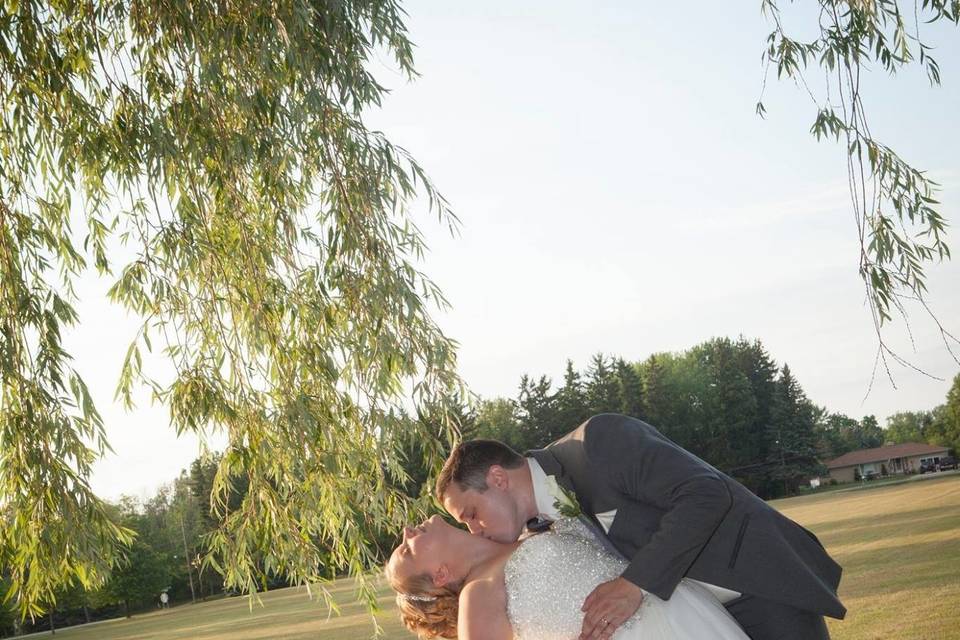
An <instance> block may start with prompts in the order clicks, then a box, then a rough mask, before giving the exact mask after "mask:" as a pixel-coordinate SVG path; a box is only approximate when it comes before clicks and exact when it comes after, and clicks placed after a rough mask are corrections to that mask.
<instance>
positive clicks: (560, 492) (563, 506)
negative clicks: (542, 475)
mask: <svg viewBox="0 0 960 640" xmlns="http://www.w3.org/2000/svg"><path fill="white" fill-rule="evenodd" d="M547 487H548V488H549V489H550V495H551V496H553V508H554V509H556V510H557V512H558V513H559V514H560V515H562V516H566V517H568V518H576V517H578V516H579V515H580V514H581V513H583V509H581V508H580V503H579V502H578V501H577V496H576V495H575V494H574V493H573V491H569V490H568V489H565V488H564V487H561V486H560V484H559V483H558V482H557V479H556V478H554V477H553V476H547Z"/></svg>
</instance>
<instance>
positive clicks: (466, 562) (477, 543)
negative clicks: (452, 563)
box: [451, 532, 519, 584]
mask: <svg viewBox="0 0 960 640" xmlns="http://www.w3.org/2000/svg"><path fill="white" fill-rule="evenodd" d="M462 538H463V539H462V540H458V542H459V545H458V547H459V554H458V558H457V560H458V566H456V567H451V569H453V571H452V573H453V574H454V575H455V576H456V577H457V578H458V582H461V583H463V584H465V583H467V582H470V581H471V580H472V579H474V578H475V577H476V576H477V574H479V573H481V572H482V571H483V570H484V569H485V568H486V566H487V565H488V564H489V563H490V562H492V561H494V560H496V559H497V558H501V557H503V556H505V555H508V554H509V553H510V552H512V551H513V549H515V548H516V547H517V544H519V543H513V544H502V543H499V542H494V541H493V540H487V539H486V538H481V537H480V536H475V535H472V534H469V533H466V532H463V537H462Z"/></svg>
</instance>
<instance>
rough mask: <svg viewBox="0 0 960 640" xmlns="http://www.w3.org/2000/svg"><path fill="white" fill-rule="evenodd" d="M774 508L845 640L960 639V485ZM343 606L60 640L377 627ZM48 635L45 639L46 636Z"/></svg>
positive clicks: (233, 607)
mask: <svg viewBox="0 0 960 640" xmlns="http://www.w3.org/2000/svg"><path fill="white" fill-rule="evenodd" d="M773 505H774V506H775V507H776V508H777V509H780V510H781V511H783V512H784V513H785V514H787V515H788V516H790V517H791V518H793V519H795V520H797V521H798V522H800V523H802V524H804V525H805V526H807V527H809V528H810V529H812V530H813V531H814V532H816V534H817V535H818V536H819V537H820V540H821V541H823V543H824V545H826V547H827V549H829V550H830V552H831V554H832V555H833V556H834V557H835V558H836V559H837V560H838V561H839V562H840V564H842V565H843V567H844V578H843V583H842V584H841V589H840V593H841V596H842V598H843V601H844V603H845V604H846V605H847V608H848V609H849V613H848V615H847V619H846V620H844V621H843V622H839V621H831V623H830V630H831V634H832V636H833V638H835V639H836V640H874V639H876V640H881V639H882V640H890V639H892V638H896V639H898V640H904V639H911V640H913V639H916V640H926V639H928V638H939V639H948V640H949V639H951V638H952V639H960V475H953V476H949V477H944V478H941V479H936V480H924V481H922V482H910V483H906V484H901V485H894V486H889V487H878V488H870V489H866V490H862V491H840V492H832V493H825V494H821V495H814V496H806V497H801V498H791V499H788V500H781V501H777V502H774V503H773ZM333 593H334V595H335V597H336V599H337V601H338V602H340V603H341V604H342V610H341V615H340V616H339V617H336V616H334V617H332V618H330V619H328V618H327V613H326V609H325V608H324V607H323V606H322V605H321V604H320V603H319V601H318V600H316V599H315V600H313V601H311V600H310V599H309V598H308V597H307V594H306V591H305V590H301V589H283V590H279V591H274V592H270V593H267V594H264V595H263V603H264V606H262V607H261V606H259V605H254V608H253V611H250V610H249V608H248V605H247V600H246V599H245V598H229V599H226V600H219V601H214V602H207V603H202V604H198V605H184V606H179V607H175V608H173V609H167V610H164V611H157V612H154V613H150V614H145V615H138V616H135V617H133V618H131V619H129V620H118V621H109V622H104V623H100V624H94V625H88V626H84V627H74V628H70V629H63V630H61V631H58V632H57V634H56V637H58V638H63V640H153V639H158V640H159V639H167V638H169V639H172V640H186V639H191V640H227V639H229V640H258V639H261V638H290V639H294V640H300V639H306V638H311V639H312V640H359V639H361V638H369V637H371V635H372V632H373V623H372V621H371V618H370V616H369V614H367V612H366V610H365V609H364V608H363V607H362V606H360V605H358V604H356V603H353V602H352V600H353V591H352V588H351V585H350V583H349V582H346V581H344V582H339V583H337V585H336V587H335V588H334V590H333ZM382 595H383V597H382V598H381V603H382V605H383V609H384V611H383V612H382V613H381V614H380V615H379V616H378V620H379V621H380V623H381V625H382V626H383V627H384V629H385V631H386V635H385V637H386V638H388V639H400V638H410V637H411V636H410V635H409V634H407V633H406V631H404V630H403V629H402V628H401V627H400V625H399V623H398V621H397V618H396V614H395V612H394V610H393V599H392V596H391V595H390V594H389V593H388V592H387V591H384V592H383V594H382ZM38 635H44V634H38Z"/></svg>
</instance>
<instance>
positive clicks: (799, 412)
mask: <svg viewBox="0 0 960 640" xmlns="http://www.w3.org/2000/svg"><path fill="white" fill-rule="evenodd" d="M773 400H774V401H773V408H772V411H771V419H772V420H771V425H770V429H769V430H768V434H767V437H768V440H769V444H768V447H769V453H768V462H769V463H770V477H771V479H774V480H776V481H778V482H780V483H782V486H783V491H784V493H790V492H791V491H792V490H794V489H796V487H797V486H798V485H799V484H800V483H802V482H804V481H805V480H807V479H808V478H809V477H810V476H811V475H814V474H816V473H818V472H819V470H820V466H819V463H818V461H817V457H816V456H817V451H816V436H815V433H814V423H813V419H814V406H813V404H812V403H811V402H810V401H809V400H807V397H806V395H805V394H804V393H803V389H801V388H800V384H799V383H798V382H797V380H796V379H795V378H794V377H793V374H792V373H791V372H790V367H788V366H787V365H783V368H782V369H781V371H780V377H779V378H778V380H777V384H776V388H775V390H774V399H773Z"/></svg>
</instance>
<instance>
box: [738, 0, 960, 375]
mask: <svg viewBox="0 0 960 640" xmlns="http://www.w3.org/2000/svg"><path fill="white" fill-rule="evenodd" d="M784 4H785V3H783V2H780V1H779V0H762V2H761V9H762V11H763V13H764V15H766V16H767V17H768V19H769V20H770V23H771V25H772V27H773V29H772V31H771V32H770V35H769V37H768V38H767V46H766V49H765V50H764V53H763V58H764V60H765V63H766V71H769V69H770V68H771V67H776V70H777V77H778V78H787V79H791V80H794V81H795V82H796V83H797V84H798V86H800V87H802V89H803V91H804V93H805V94H806V95H807V96H809V98H810V100H811V101H812V103H813V105H814V108H815V109H816V118H815V120H814V122H813V125H812V127H811V132H812V133H813V135H815V136H816V138H817V139H818V140H819V139H822V138H827V139H830V138H832V139H834V140H838V141H842V142H843V143H844V148H845V151H846V157H847V183H848V187H849V193H850V205H851V211H852V212H853V218H854V222H855V224H856V233H857V236H858V239H859V243H860V253H859V273H860V277H861V278H862V280H863V284H864V293H865V300H866V303H867V306H868V308H869V309H870V314H871V318H872V320H873V328H874V331H875V334H876V338H877V359H876V362H877V364H878V365H879V364H881V363H882V365H883V367H884V369H885V371H886V373H887V376H888V377H889V378H890V380H891V382H893V378H892V376H891V373H890V367H889V364H890V362H891V361H892V362H896V363H899V364H901V365H905V366H909V367H911V368H914V369H916V367H914V366H913V365H912V364H911V363H909V362H908V361H907V360H905V359H904V358H903V357H901V356H900V355H898V354H897V353H896V352H895V351H894V350H893V349H891V348H890V346H889V345H888V343H887V342H886V340H885V338H884V334H883V331H882V328H883V326H884V324H886V323H887V322H889V321H891V320H892V319H893V317H894V314H898V315H899V317H900V318H901V319H902V320H903V321H904V322H905V323H907V328H908V330H909V314H908V311H907V308H906V306H905V303H910V302H914V303H917V304H919V305H920V308H922V309H923V310H924V312H925V313H926V314H927V315H928V316H929V318H930V319H932V321H933V322H935V323H936V325H937V328H938V329H939V333H940V336H941V338H942V339H943V342H944V345H945V347H946V348H947V350H948V352H949V353H950V354H951V356H952V357H953V359H954V360H955V361H957V362H958V363H960V359H958V358H957V355H956V354H955V353H954V351H953V349H954V347H955V346H956V345H958V344H960V340H958V339H957V338H956V337H955V336H954V335H953V334H951V333H950V331H949V329H948V328H947V327H945V326H944V325H943V324H942V322H941V321H940V319H939V318H938V317H937V315H936V314H935V313H934V311H933V310H932V309H931V307H930V305H929V302H928V299H927V284H926V268H927V267H928V266H930V265H932V264H934V263H936V262H938V261H941V260H945V259H949V258H950V248H949V246H948V245H947V243H946V240H945V230H946V226H947V225H946V221H945V220H944V216H943V214H942V213H941V209H942V207H941V204H940V202H939V201H938V200H937V193H938V191H939V190H940V185H938V184H937V183H936V182H934V181H933V180H932V179H930V177H929V176H928V175H927V174H926V172H924V171H921V170H920V169H918V168H916V167H915V166H914V165H912V164H910V163H909V162H907V161H906V160H904V159H903V158H901V156H900V155H898V154H897V152H896V151H895V150H894V149H892V148H890V147H889V146H887V145H886V144H884V143H883V142H882V141H881V140H880V139H879V138H878V137H877V136H876V135H875V133H874V132H873V131H872V130H871V128H870V123H869V118H868V110H867V107H866V105H865V103H864V100H863V95H862V93H861V80H862V79H863V78H865V76H866V75H867V74H868V73H869V71H870V70H871V69H877V70H883V71H885V72H887V73H888V74H890V75H895V74H896V73H897V72H900V71H902V70H903V69H905V68H907V67H910V66H919V67H921V68H922V69H923V70H924V71H925V72H926V74H927V77H928V78H929V80H930V83H931V84H932V85H939V84H940V66H939V63H938V62H937V60H936V59H935V58H934V57H933V56H932V55H931V54H932V52H933V49H934V47H933V46H932V45H931V43H930V42H929V41H927V40H926V39H925V38H926V32H925V30H927V31H929V30H930V29H931V28H932V27H931V26H930V25H931V24H935V23H940V24H943V25H949V24H951V23H952V24H953V25H954V26H955V25H958V24H960V0H913V1H912V2H910V1H909V0H907V1H906V2H902V1H900V0H818V1H817V2H814V3H796V4H797V5H805V6H804V7H802V8H815V14H816V16H817V18H818V22H817V24H816V25H813V27H814V28H813V31H814V32H815V33H816V36H815V37H814V38H813V39H812V40H801V39H798V38H796V37H795V36H793V35H792V34H791V32H790V30H789V27H790V26H791V24H788V21H787V20H785V19H784V18H783V15H782V12H781V5H784ZM788 4H794V3H793V2H792V0H791V1H790V2H789V3H788ZM798 22H799V21H798ZM795 26H796V25H795ZM802 27H803V29H804V31H809V30H810V29H809V27H810V25H802ZM811 72H817V73H822V74H823V79H824V83H823V85H822V86H823V87H825V92H824V93H823V94H822V95H818V94H817V92H816V91H815V90H814V89H813V87H812V86H811V84H810V83H809V82H808V76H809V74H810V73H811ZM764 87H766V75H765V76H764ZM765 112H766V109H765V107H764V104H763V96H762V94H761V99H760V101H759V102H758V103H757V113H758V114H760V115H761V116H763V115H764V114H765ZM911 340H912V335H911ZM876 370H877V369H876V367H875V368H874V372H876ZM917 370H918V371H919V369H917ZM871 386H872V385H871ZM894 386H895V385H894ZM868 393H869V391H868Z"/></svg>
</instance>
